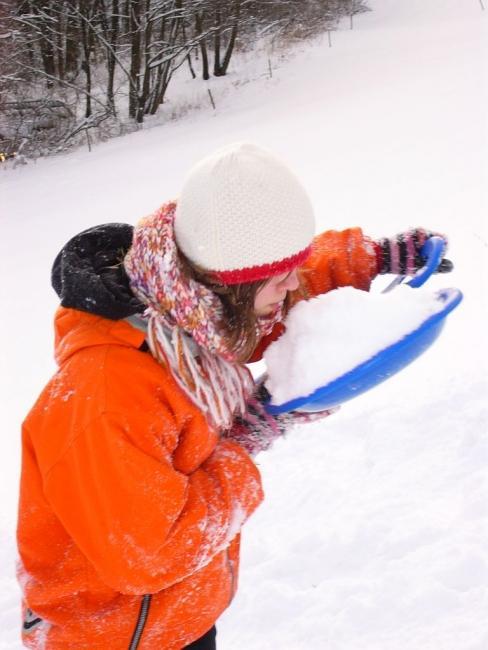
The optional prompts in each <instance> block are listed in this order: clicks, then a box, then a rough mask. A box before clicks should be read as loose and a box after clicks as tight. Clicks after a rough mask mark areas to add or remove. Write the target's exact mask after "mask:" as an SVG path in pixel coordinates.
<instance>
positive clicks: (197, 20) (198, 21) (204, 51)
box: [195, 12, 210, 81]
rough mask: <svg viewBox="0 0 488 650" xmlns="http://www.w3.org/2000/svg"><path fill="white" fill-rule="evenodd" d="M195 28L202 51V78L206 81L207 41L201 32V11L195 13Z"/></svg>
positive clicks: (207, 71)
mask: <svg viewBox="0 0 488 650" xmlns="http://www.w3.org/2000/svg"><path fill="white" fill-rule="evenodd" d="M195 28H196V32H197V36H198V37H199V38H198V41H199V45H200V52H201V53H202V79H204V80H205V81H208V79H210V71H209V67H208V52H207V43H206V41H205V37H204V36H202V34H203V13H200V14H199V13H198V12H196V13H195Z"/></svg>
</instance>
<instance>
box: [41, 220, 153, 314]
mask: <svg viewBox="0 0 488 650" xmlns="http://www.w3.org/2000/svg"><path fill="white" fill-rule="evenodd" d="M132 233H133V227H132V226H131V225H129V224H126V223H107V224H103V225H100V226H95V227H93V228H89V229H88V230H84V231H83V232H81V233H79V234H78V235H75V236H74V237H73V238H72V239H70V240H69V241H68V243H67V244H66V245H65V246H63V248H62V249H61V251H60V252H59V253H58V255H57V256H56V259H55V260H54V264H53V267H52V271H51V283H52V286H53V288H54V290H55V291H56V293H57V294H58V296H59V298H60V300H61V305H62V306H63V307H72V308H73V309H80V310H81V311H86V312H89V313H91V314H96V315H98V316H103V317H105V318H110V319H111V320H118V319H122V318H127V317H128V316H132V315H133V314H137V313H140V312H143V311H144V308H145V307H144V305H143V304H142V303H141V302H140V301H139V300H138V299H137V298H136V297H135V296H134V294H133V293H132V291H131V288H130V285H129V278H128V277H127V274H126V273H125V270H124V266H123V264H122V262H123V259H124V257H125V254H126V253H127V251H128V250H129V248H130V246H131V244H132Z"/></svg>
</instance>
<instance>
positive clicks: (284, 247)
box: [175, 143, 315, 284]
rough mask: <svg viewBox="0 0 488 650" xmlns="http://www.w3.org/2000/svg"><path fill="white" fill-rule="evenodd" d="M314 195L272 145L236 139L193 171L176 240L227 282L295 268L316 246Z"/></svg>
mask: <svg viewBox="0 0 488 650" xmlns="http://www.w3.org/2000/svg"><path fill="white" fill-rule="evenodd" d="M314 226H315V224H314V215H313V209H312V205H311V203H310V199H309V198H308V196H307V194H306V192H305V190H304V188H303V187H302V185H301V184H300V182H299V180H298V179H297V178H296V177H295V175H294V174H293V173H292V172H291V171H290V170H289V169H288V168H287V167H286V166H285V165H284V164H283V163H282V162H281V161H280V160H278V159H277V158H275V156H273V155H272V154H271V153H270V152H268V151H266V150H265V149H262V148H260V147H257V146H255V145H253V144H248V143H236V144H231V145H229V146H227V147H225V148H223V149H219V150H218V151H216V152H215V153H213V154H212V155H210V156H208V157H206V158H204V159H203V160H201V161H200V162H199V163H197V164H196V165H195V166H194V167H193V168H192V169H191V170H190V173H189V174H188V176H187V178H186V180H185V182H184V184H183V189H182V191H181V194H180V197H179V199H178V204H177V209H176V216H175V236H176V242H177V244H178V246H179V248H180V249H181V250H182V251H183V253H184V254H185V255H186V257H188V259H189V260H191V261H192V262H193V263H195V264H197V265H198V266H201V267H202V268H204V269H206V270H209V271H212V272H214V273H215V275H216V276H217V277H218V278H219V279H220V280H221V281H222V282H223V283H224V284H239V283H241V282H254V281H256V280H261V279H264V278H267V277H270V276H272V275H277V274H280V273H284V272H286V271H290V270H291V269H293V268H294V267H296V266H298V265H299V264H301V263H302V262H303V261H304V260H305V259H306V257H307V256H308V254H309V252H310V244H311V241H312V238H313V235H314Z"/></svg>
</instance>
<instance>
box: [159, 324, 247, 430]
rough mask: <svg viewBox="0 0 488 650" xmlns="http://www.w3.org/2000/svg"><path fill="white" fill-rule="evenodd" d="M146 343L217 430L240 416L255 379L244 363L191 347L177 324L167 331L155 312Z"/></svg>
mask: <svg viewBox="0 0 488 650" xmlns="http://www.w3.org/2000/svg"><path fill="white" fill-rule="evenodd" d="M148 344H149V348H150V350H151V353H152V354H153V356H154V357H155V358H156V359H157V360H158V361H159V362H160V363H162V364H164V365H165V366H167V367H168V368H169V369H170V371H171V374H172V375H173V377H174V379H175V380H176V382H177V383H178V385H179V386H180V388H182V389H183V391H184V392H185V394H186V395H187V396H188V397H189V398H190V399H191V400H192V401H193V403H195V404H196V405H197V406H198V407H199V408H200V409H201V410H202V411H203V412H204V413H205V414H206V416H207V417H208V418H209V419H210V421H211V423H212V424H213V425H214V426H215V427H217V428H218V429H229V428H230V427H231V426H232V422H233V420H234V417H235V416H236V415H241V416H243V415H244V414H245V412H246V408H247V407H246V404H247V400H248V399H249V397H250V395H251V394H252V392H253V388H254V382H253V379H252V376H251V374H250V372H249V371H248V370H247V368H246V367H245V366H242V365H240V364H237V363H231V362H229V361H226V360H225V359H223V358H222V357H217V356H216V355H214V354H212V353H209V352H208V351H207V350H205V348H199V349H198V356H196V355H195V352H194V350H193V349H192V344H191V342H190V340H189V337H188V336H187V335H185V334H184V333H182V332H181V330H180V329H179V328H178V327H174V328H173V329H172V330H169V329H168V328H167V327H165V326H164V325H163V324H162V323H161V319H160V318H158V314H157V313H156V314H150V315H149V321H148Z"/></svg>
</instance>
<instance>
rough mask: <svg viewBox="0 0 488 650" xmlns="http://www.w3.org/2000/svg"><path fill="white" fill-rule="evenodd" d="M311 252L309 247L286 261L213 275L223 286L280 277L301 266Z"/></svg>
mask: <svg viewBox="0 0 488 650" xmlns="http://www.w3.org/2000/svg"><path fill="white" fill-rule="evenodd" d="M311 250H312V247H311V246H307V248H304V249H303V250H302V251H300V252H299V253H296V254H295V255H292V256H291V257H286V258H285V259H284V260H279V261H278V262H272V263H271V264H260V265H258V266H249V267H246V268H244V269H235V270H234V271H213V272H212V275H213V276H214V277H215V278H217V279H218V280H220V282H222V284H243V283H244V282H257V281H258V280H265V279H266V278H270V277H272V276H273V275H280V274H281V273H286V272H288V271H292V270H293V269H294V268H296V267H297V266H300V265H301V264H303V262H305V260H306V259H307V257H308V256H309V255H310V252H311Z"/></svg>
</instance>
